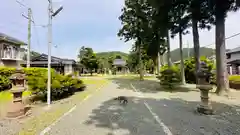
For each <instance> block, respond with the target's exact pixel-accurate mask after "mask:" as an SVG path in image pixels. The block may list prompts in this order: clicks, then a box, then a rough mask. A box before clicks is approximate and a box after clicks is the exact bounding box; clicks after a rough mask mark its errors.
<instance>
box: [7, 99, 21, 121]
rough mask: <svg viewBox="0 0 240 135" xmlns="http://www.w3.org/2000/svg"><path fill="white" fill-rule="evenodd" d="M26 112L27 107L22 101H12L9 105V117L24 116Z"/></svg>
mask: <svg viewBox="0 0 240 135" xmlns="http://www.w3.org/2000/svg"><path fill="white" fill-rule="evenodd" d="M25 113H26V108H25V107H24V105H23V104H22V103H21V102H18V103H16V102H15V103H12V104H10V106H9V109H8V112H7V117H8V118H17V117H21V116H24V115H25Z"/></svg>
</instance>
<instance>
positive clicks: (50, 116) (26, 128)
mask: <svg viewBox="0 0 240 135" xmlns="http://www.w3.org/2000/svg"><path fill="white" fill-rule="evenodd" d="M82 80H83V81H84V84H86V85H87V89H86V90H85V91H82V92H76V93H75V94H74V95H73V96H71V97H69V98H68V99H67V101H70V102H64V103H63V104H57V103H56V104H54V105H52V109H51V110H49V111H47V112H43V113H42V114H40V115H38V116H35V117H33V118H31V119H30V120H28V121H27V122H25V123H24V125H23V127H22V129H21V130H20V132H19V133H18V134H17V135H36V134H38V133H39V132H41V131H42V130H43V129H44V128H46V127H47V126H49V125H50V124H52V123H53V122H54V121H56V120H57V119H58V118H59V117H61V116H62V115H63V114H64V113H65V112H67V111H68V110H69V109H71V108H72V107H73V106H74V105H75V104H77V103H79V102H81V101H82V100H83V99H84V98H85V97H86V96H88V95H89V94H91V93H93V92H95V91H96V88H99V87H101V86H103V85H106V84H107V83H108V81H107V80H103V79H101V80H100V79H97V80H91V79H85V78H84V79H82Z"/></svg>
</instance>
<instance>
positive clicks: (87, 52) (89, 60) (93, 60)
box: [78, 47, 99, 75]
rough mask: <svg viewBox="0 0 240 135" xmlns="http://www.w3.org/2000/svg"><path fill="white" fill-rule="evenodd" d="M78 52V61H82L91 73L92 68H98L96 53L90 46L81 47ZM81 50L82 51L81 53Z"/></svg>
mask: <svg viewBox="0 0 240 135" xmlns="http://www.w3.org/2000/svg"><path fill="white" fill-rule="evenodd" d="M79 52H80V54H79V55H78V58H79V59H80V63H82V64H83V65H84V66H85V67H86V68H88V70H90V73H91V75H92V73H93V69H98V65H99V62H98V59H97V57H96V54H95V53H94V52H93V50H92V48H88V47H82V48H81V49H80V51H79ZM81 52H82V53H83V54H82V55H81Z"/></svg>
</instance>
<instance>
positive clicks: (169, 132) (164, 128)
mask: <svg viewBox="0 0 240 135" xmlns="http://www.w3.org/2000/svg"><path fill="white" fill-rule="evenodd" d="M131 87H132V89H133V90H134V91H135V92H137V93H138V95H139V96H140V97H144V95H143V94H142V93H141V92H140V91H138V90H137V89H136V88H135V87H134V86H133V85H132V84H131ZM143 102H144V105H145V106H146V108H147V109H148V111H149V112H150V113H151V114H152V116H153V117H154V119H155V120H156V121H157V122H158V124H159V126H160V127H162V128H163V131H164V132H165V134H167V135H173V134H172V132H171V131H170V129H169V128H168V127H167V126H166V125H165V124H164V123H163V122H162V120H161V119H160V118H159V117H158V115H157V114H156V113H155V112H153V110H152V108H151V107H150V106H149V104H148V103H147V102H146V101H143Z"/></svg>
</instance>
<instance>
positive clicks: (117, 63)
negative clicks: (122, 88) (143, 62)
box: [112, 58, 128, 73]
mask: <svg viewBox="0 0 240 135" xmlns="http://www.w3.org/2000/svg"><path fill="white" fill-rule="evenodd" d="M112 66H113V67H114V68H116V73H126V72H128V67H127V62H126V60H124V59H119V58H116V59H115V60H114V61H113V64H112Z"/></svg>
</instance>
